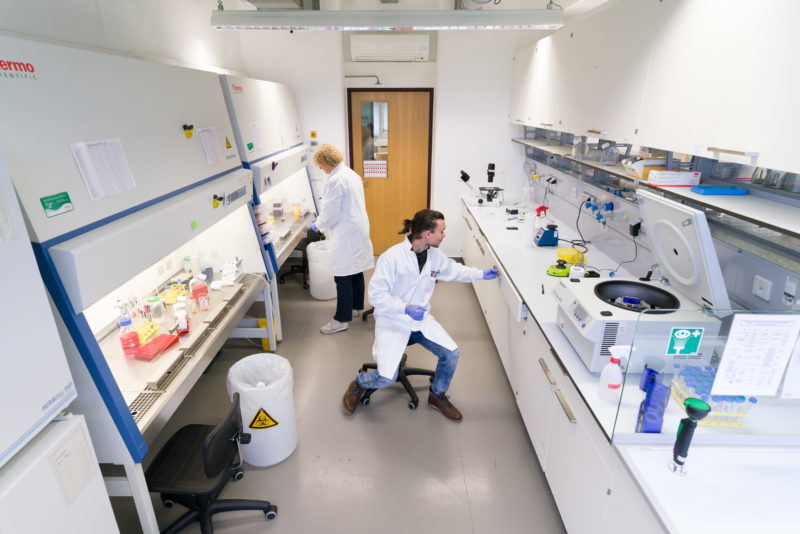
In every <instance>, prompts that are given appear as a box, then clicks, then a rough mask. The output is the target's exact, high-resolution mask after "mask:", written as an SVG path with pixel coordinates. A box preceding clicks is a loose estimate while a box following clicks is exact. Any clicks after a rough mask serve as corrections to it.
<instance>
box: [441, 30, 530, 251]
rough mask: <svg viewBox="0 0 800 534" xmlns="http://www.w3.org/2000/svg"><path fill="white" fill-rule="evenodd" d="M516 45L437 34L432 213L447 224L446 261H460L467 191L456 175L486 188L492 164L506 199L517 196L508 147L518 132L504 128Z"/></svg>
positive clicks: (515, 162)
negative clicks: (463, 202)
mask: <svg viewBox="0 0 800 534" xmlns="http://www.w3.org/2000/svg"><path fill="white" fill-rule="evenodd" d="M519 39H520V32H516V31H451V32H439V50H438V61H437V90H436V93H435V95H434V100H435V102H434V109H435V113H434V118H433V132H434V137H433V165H432V169H431V174H432V179H431V181H432V191H431V208H432V209H436V210H439V211H441V212H442V213H444V216H445V219H446V220H447V229H448V231H447V239H445V241H444V242H443V244H442V250H443V251H444V252H445V253H446V254H448V255H450V256H460V255H461V240H462V236H463V232H464V224H463V219H462V218H461V204H460V199H461V196H462V194H464V193H465V192H466V191H467V188H466V186H465V185H463V182H462V181H461V180H460V179H459V175H460V172H459V171H461V170H462V169H463V170H464V171H466V172H467V174H469V175H470V176H471V177H472V178H471V180H470V183H471V184H473V185H474V186H475V187H477V186H478V185H485V183H486V178H487V177H486V168H487V165H488V164H489V163H490V162H491V163H494V164H495V168H496V173H497V174H496V176H495V181H497V180H498V179H500V178H501V176H500V175H501V172H504V173H505V181H506V185H507V186H508V188H509V191H508V192H507V193H506V197H507V198H512V197H515V196H519V191H520V188H521V179H520V175H521V173H522V170H521V169H522V168H521V162H522V159H521V158H520V157H519V152H518V151H517V150H516V149H515V148H514V146H513V143H512V142H511V138H512V137H515V136H519V129H518V127H517V126H513V125H511V124H510V123H509V122H508V108H509V103H510V98H511V73H512V69H513V65H514V61H513V59H514V52H515V51H516V49H517V43H518V41H519ZM517 167H519V169H518V168H517Z"/></svg>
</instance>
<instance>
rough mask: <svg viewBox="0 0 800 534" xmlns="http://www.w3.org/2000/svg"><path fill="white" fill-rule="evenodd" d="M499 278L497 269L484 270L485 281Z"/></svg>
mask: <svg viewBox="0 0 800 534" xmlns="http://www.w3.org/2000/svg"><path fill="white" fill-rule="evenodd" d="M495 278H497V269H484V270H483V279H484V280H494V279H495Z"/></svg>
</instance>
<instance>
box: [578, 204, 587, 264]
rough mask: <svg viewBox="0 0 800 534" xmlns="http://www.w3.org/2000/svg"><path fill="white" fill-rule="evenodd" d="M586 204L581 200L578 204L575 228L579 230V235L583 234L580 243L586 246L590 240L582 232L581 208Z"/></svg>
mask: <svg viewBox="0 0 800 534" xmlns="http://www.w3.org/2000/svg"><path fill="white" fill-rule="evenodd" d="M584 204H585V202H581V203H580V204H578V217H577V218H576V219H575V228H576V229H577V230H578V235H579V236H581V240H580V244H581V245H582V246H584V247H585V246H586V245H588V244H589V242H588V241H586V239H585V238H584V237H583V234H582V233H581V208H582V207H583V205H584ZM586 251H587V252H588V251H589V249H588V248H587V249H586Z"/></svg>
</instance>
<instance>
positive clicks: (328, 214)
mask: <svg viewBox="0 0 800 534" xmlns="http://www.w3.org/2000/svg"><path fill="white" fill-rule="evenodd" d="M319 211H320V213H319V217H317V228H318V229H319V231H320V232H324V233H325V235H326V236H328V239H330V241H331V251H332V253H333V254H332V256H333V260H332V265H331V271H332V272H333V275H334V276H350V275H351V274H358V273H361V272H364V271H366V270H367V269H371V268H372V267H373V266H374V265H375V257H374V256H373V253H372V242H371V241H370V240H369V218H367V205H366V201H365V200H364V184H363V182H362V181H361V177H360V176H359V175H358V174H356V173H355V172H353V170H352V169H349V168H348V167H347V166H346V165H345V164H344V163H340V164H339V165H337V166H336V167H335V168H334V169H333V170H332V171H331V173H330V175H329V177H328V183H327V184H326V185H325V192H324V193H323V194H322V200H321V202H320V206H319Z"/></svg>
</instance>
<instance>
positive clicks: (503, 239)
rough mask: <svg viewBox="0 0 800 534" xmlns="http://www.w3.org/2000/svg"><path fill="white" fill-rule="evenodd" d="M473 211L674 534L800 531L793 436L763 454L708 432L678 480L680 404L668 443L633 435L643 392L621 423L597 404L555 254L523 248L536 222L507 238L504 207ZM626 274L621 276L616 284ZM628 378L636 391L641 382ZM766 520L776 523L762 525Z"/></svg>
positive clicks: (670, 412) (593, 253)
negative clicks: (567, 328)
mask: <svg viewBox="0 0 800 534" xmlns="http://www.w3.org/2000/svg"><path fill="white" fill-rule="evenodd" d="M468 209H469V212H470V213H471V214H472V216H473V217H474V219H475V221H476V222H477V223H478V226H479V228H480V230H481V232H482V233H483V235H484V236H485V237H486V238H487V240H488V242H489V244H490V246H491V247H492V250H493V252H494V254H495V256H496V257H497V258H498V260H499V261H500V263H501V264H502V268H503V270H504V271H505V272H506V273H507V275H508V277H509V278H510V280H511V282H512V283H513V285H514V286H515V287H516V288H517V290H518V292H519V293H520V295H521V296H522V298H523V300H524V301H525V303H526V305H527V307H528V309H529V310H530V311H531V313H532V315H533V317H534V318H535V319H536V322H537V323H538V324H539V326H540V327H541V329H542V331H543V332H544V334H545V336H547V339H548V342H549V343H550V345H551V346H552V348H553V350H554V351H555V353H556V356H557V357H558V359H559V360H560V362H561V364H562V366H563V368H564V369H565V370H566V372H567V374H568V375H569V378H570V379H571V381H572V382H573V383H574V385H575V386H576V387H577V389H578V390H579V391H580V393H581V396H582V397H583V399H584V401H585V402H586V404H587V406H588V407H589V409H590V410H591V412H592V413H593V415H594V417H595V419H596V420H597V422H598V424H599V426H600V427H601V429H602V430H603V431H604V432H605V434H606V436H607V437H609V438H610V437H611V436H613V437H614V444H613V447H614V449H615V450H616V451H617V453H618V454H619V456H620V457H621V458H622V460H623V463H624V464H625V465H626V467H627V469H628V471H629V472H630V473H631V474H632V475H633V477H634V478H635V480H636V482H637V484H638V485H639V487H640V489H641V491H642V493H643V494H644V495H645V496H646V497H647V499H648V500H649V501H650V503H651V505H652V507H653V509H654V510H656V512H657V513H658V514H659V516H660V517H661V519H662V521H663V522H664V524H665V525H667V526H668V527H669V529H670V531H674V532H701V531H703V532H721V531H724V532H745V531H746V532H756V531H759V532H786V531H792V529H789V530H787V528H788V526H789V525H794V526H795V527H797V528H796V529H794V531H800V526H798V525H800V521H798V520H797V519H796V517H790V514H791V512H792V510H791V507H789V506H787V505H786V503H787V499H790V500H791V501H793V502H800V486H799V485H797V484H796V480H797V479H798V475H800V441H799V440H798V439H797V438H796V437H793V436H786V438H785V440H783V441H784V445H785V446H782V447H780V446H763V445H762V444H760V443H759V436H754V435H737V434H736V433H730V432H724V431H722V432H721V431H719V430H718V429H715V428H713V427H701V428H698V430H697V433H696V434H695V440H694V444H693V446H692V448H691V449H690V453H689V461H688V462H687V468H688V469H689V475H688V476H687V477H685V478H679V477H676V476H675V475H674V474H672V473H671V472H670V471H669V470H668V469H667V464H668V463H669V461H670V460H671V458H672V445H673V443H674V439H675V438H674V436H675V435H676V432H677V423H678V421H679V419H680V418H681V417H683V416H684V414H683V413H682V411H681V410H680V409H679V408H678V406H677V404H676V403H675V402H673V401H672V400H671V401H670V402H669V404H668V407H667V413H666V414H665V418H664V419H665V423H664V428H663V429H662V433H661V434H636V433H635V432H634V427H635V422H636V414H637V413H638V407H639V403H640V402H641V400H642V398H643V394H642V392H641V391H639V389H638V387H626V388H624V395H623V398H622V402H621V405H620V409H619V421H618V422H616V420H617V416H618V412H617V406H616V405H615V404H612V403H609V402H607V401H604V400H602V399H601V398H600V397H599V396H598V395H597V393H596V391H597V380H598V377H597V376H596V375H592V374H591V373H589V371H588V369H587V368H586V366H585V365H584V363H583V361H582V360H581V359H580V357H579V356H578V354H577V353H576V352H575V350H574V349H573V348H572V345H570V343H569V341H568V340H567V338H566V337H565V336H564V334H563V333H562V332H561V330H560V329H559V327H558V325H557V324H556V314H557V304H556V300H555V299H554V297H553V296H552V288H553V286H554V285H555V284H556V283H557V282H558V281H559V278H557V277H552V276H548V275H547V274H546V273H545V271H546V269H547V267H548V266H549V265H551V264H553V263H555V260H556V259H557V258H556V250H555V247H526V246H524V245H523V243H522V235H524V233H525V232H524V227H523V226H524V224H533V221H532V220H530V219H529V220H527V221H526V222H525V223H520V225H519V226H520V228H519V230H507V229H506V224H507V217H506V214H505V208H504V207H500V208H494V207H480V206H468ZM552 219H553V221H554V223H555V224H558V230H559V237H560V238H562V239H567V240H570V239H577V238H578V237H579V236H578V235H577V233H576V232H575V231H574V230H572V228H571V225H570V224H568V223H564V222H563V221H559V220H558V219H556V218H554V217H552ZM573 234H574V235H573ZM589 248H590V250H589V258H590V263H591V264H592V265H595V266H597V267H601V268H603V267H613V266H615V265H616V264H617V263H618V262H617V261H615V260H613V259H612V258H609V257H607V256H605V255H604V254H603V253H601V252H599V251H598V250H596V249H594V248H593V247H592V246H591V245H589ZM628 274H629V273H626V272H624V270H621V271H620V273H619V274H618V277H619V276H622V275H628ZM627 379H628V380H631V379H633V380H636V382H637V384H638V379H639V375H632V376H629V377H627ZM615 422H616V424H617V428H616V429H615V428H614V425H615ZM720 442H722V443H724V444H720ZM732 442H736V443H739V445H734V444H733V443H732ZM776 459H777V461H776ZM784 460H785V466H784V465H782V462H783V461H784ZM784 467H785V469H784ZM776 508H780V511H779V512H778V511H775V509H776ZM768 514H770V515H771V517H765V515H768ZM715 518H719V520H715ZM720 526H722V527H724V528H720Z"/></svg>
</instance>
